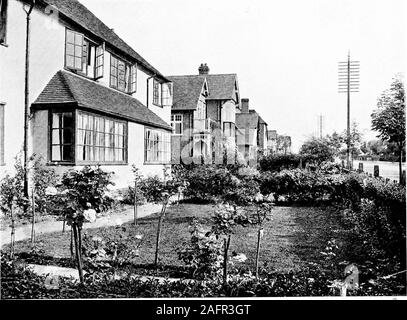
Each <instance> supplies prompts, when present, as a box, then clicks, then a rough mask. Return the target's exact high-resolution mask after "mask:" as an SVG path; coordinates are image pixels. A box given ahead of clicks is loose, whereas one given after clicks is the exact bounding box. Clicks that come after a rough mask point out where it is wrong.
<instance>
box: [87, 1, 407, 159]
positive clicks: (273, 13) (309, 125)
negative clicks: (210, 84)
mask: <svg viewBox="0 0 407 320" xmlns="http://www.w3.org/2000/svg"><path fill="white" fill-rule="evenodd" d="M80 1H81V2H82V3H83V4H84V5H85V6H86V7H88V8H89V9H90V10H91V11H92V12H93V13H94V14H95V15H96V16H97V17H98V18H100V19H101V20H102V21H103V22H104V23H105V24H107V25H108V26H109V27H110V28H113V29H114V31H115V32H116V33H117V34H118V35H119V36H120V37H121V38H123V39H124V40H125V41H126V42H127V43H128V44H129V45H130V46H132V47H133V48H134V49H135V50H136V51H137V52H138V53H139V54H141V55H142V56H143V57H144V58H145V59H146V60H147V61H148V62H150V63H151V64H152V65H153V66H155V67H156V68H157V69H158V70H159V71H160V72H161V73H163V74H164V75H167V76H169V75H182V74H197V73H198V67H199V65H200V64H201V63H207V64H208V66H209V68H210V73H236V74H237V76H238V82H239V88H240V93H241V97H242V98H249V99H250V108H251V109H255V110H256V111H257V112H258V113H259V114H260V115H261V116H262V118H263V119H264V120H265V121H266V122H267V123H268V129H269V130H271V129H275V130H277V132H278V133H279V134H286V135H290V136H291V137H292V143H293V150H294V151H297V150H298V148H299V147H300V146H301V144H302V143H303V142H304V141H305V140H306V139H307V138H309V137H310V136H311V135H313V134H315V132H317V123H318V116H319V115H322V118H323V134H330V133H332V132H333V131H337V132H342V131H343V130H345V128H346V94H343V93H338V90H337V87H338V85H337V81H338V80H337V78H338V70H337V69H338V62H339V61H346V59H347V54H348V51H350V55H351V60H358V61H360V92H359V93H353V94H352V95H351V119H352V120H355V121H356V122H357V123H358V124H359V127H360V129H361V131H362V132H363V134H364V138H365V139H366V140H371V139H374V138H375V136H376V133H375V132H372V131H371V130H370V127H371V119H370V114H371V112H372V111H373V110H374V109H375V107H376V102H377V98H378V96H379V95H380V94H381V93H382V91H384V90H385V89H387V88H388V87H389V86H390V84H391V82H392V79H393V77H394V76H395V75H396V74H397V73H400V72H404V73H405V71H406V67H407V64H406V57H407V46H406V43H407V23H406V21H407V14H406V10H407V5H406V4H405V2H406V1H405V0H369V1H366V0H330V1H327V0H288V1H287V0H285V1H275V0H271V1H270V0H206V1H202V0H171V1H168V0H167V1H166V0H80Z"/></svg>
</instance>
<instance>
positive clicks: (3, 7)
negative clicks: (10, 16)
mask: <svg viewBox="0 0 407 320" xmlns="http://www.w3.org/2000/svg"><path fill="white" fill-rule="evenodd" d="M7 5H8V1H7V0H0V44H3V45H5V44H6V40H7V39H6V38H7Z"/></svg>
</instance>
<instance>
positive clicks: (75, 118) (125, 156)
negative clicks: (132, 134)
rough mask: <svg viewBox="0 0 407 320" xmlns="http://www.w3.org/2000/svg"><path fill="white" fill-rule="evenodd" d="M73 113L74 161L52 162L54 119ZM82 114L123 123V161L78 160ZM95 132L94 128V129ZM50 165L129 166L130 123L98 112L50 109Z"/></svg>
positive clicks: (70, 108) (67, 108)
mask: <svg viewBox="0 0 407 320" xmlns="http://www.w3.org/2000/svg"><path fill="white" fill-rule="evenodd" d="M64 112H71V113H72V114H73V130H72V135H73V136H72V148H73V151H72V155H73V156H72V160H71V161H55V160H52V117H53V114H54V113H64ZM80 113H84V114H88V115H92V116H94V117H95V116H96V117H100V118H103V119H104V120H109V121H114V122H120V123H123V148H124V154H123V161H90V160H78V157H77V148H78V143H77V142H78V134H79V131H78V116H79V114H80ZM92 131H93V132H95V131H94V127H93V129H92ZM93 143H94V139H93ZM48 164H49V165H70V166H74V165H98V164H100V165H104V166H108V165H127V164H128V121H126V120H121V119H117V118H114V117H111V116H107V115H103V114H100V113H96V112H89V111H84V110H79V109H75V108H72V107H66V108H50V109H49V110H48Z"/></svg>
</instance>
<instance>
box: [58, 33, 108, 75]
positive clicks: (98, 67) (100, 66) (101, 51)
mask: <svg viewBox="0 0 407 320" xmlns="http://www.w3.org/2000/svg"><path fill="white" fill-rule="evenodd" d="M68 32H72V33H73V35H74V37H75V34H78V35H80V36H81V37H82V46H81V48H82V49H81V55H80V56H81V64H80V66H81V67H80V69H79V68H76V67H75V58H76V56H75V47H76V46H78V47H79V45H76V44H75V40H74V43H69V44H71V45H73V46H74V53H73V56H72V55H71V54H68V53H67V45H68ZM85 44H86V57H85V56H84V47H85ZM92 48H93V51H94V58H93V59H92V57H91V52H92ZM105 51H106V50H105V43H104V42H102V43H101V44H98V43H97V42H95V41H93V40H91V39H90V38H88V37H86V36H85V34H83V33H82V32H78V31H75V30H73V29H70V28H68V27H66V28H65V53H64V68H65V69H66V70H69V71H72V72H74V73H77V74H79V75H82V76H84V77H86V78H88V79H92V80H98V79H100V78H103V75H104V63H105ZM67 56H72V57H73V59H74V67H72V66H68V65H67ZM77 58H79V56H78V57H77ZM98 58H100V59H99V60H98ZM85 59H86V63H85V61H84V60H85ZM92 63H93V67H92V68H91V69H92V70H91V69H89V67H90V66H92ZM84 64H85V69H84V68H83V66H84ZM89 70H91V72H89ZM90 73H91V74H90Z"/></svg>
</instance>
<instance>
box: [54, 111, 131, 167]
mask: <svg viewBox="0 0 407 320" xmlns="http://www.w3.org/2000/svg"><path fill="white" fill-rule="evenodd" d="M50 119H51V125H50V127H51V157H50V159H51V161H52V162H66V163H76V164H124V163H126V162H127V139H126V137H127V122H125V121H121V120H116V119H112V118H109V117H104V116H100V115H96V114H92V113H88V112H83V111H76V114H75V113H74V112H72V111H70V112H55V111H54V112H52V113H51V116H50Z"/></svg>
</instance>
